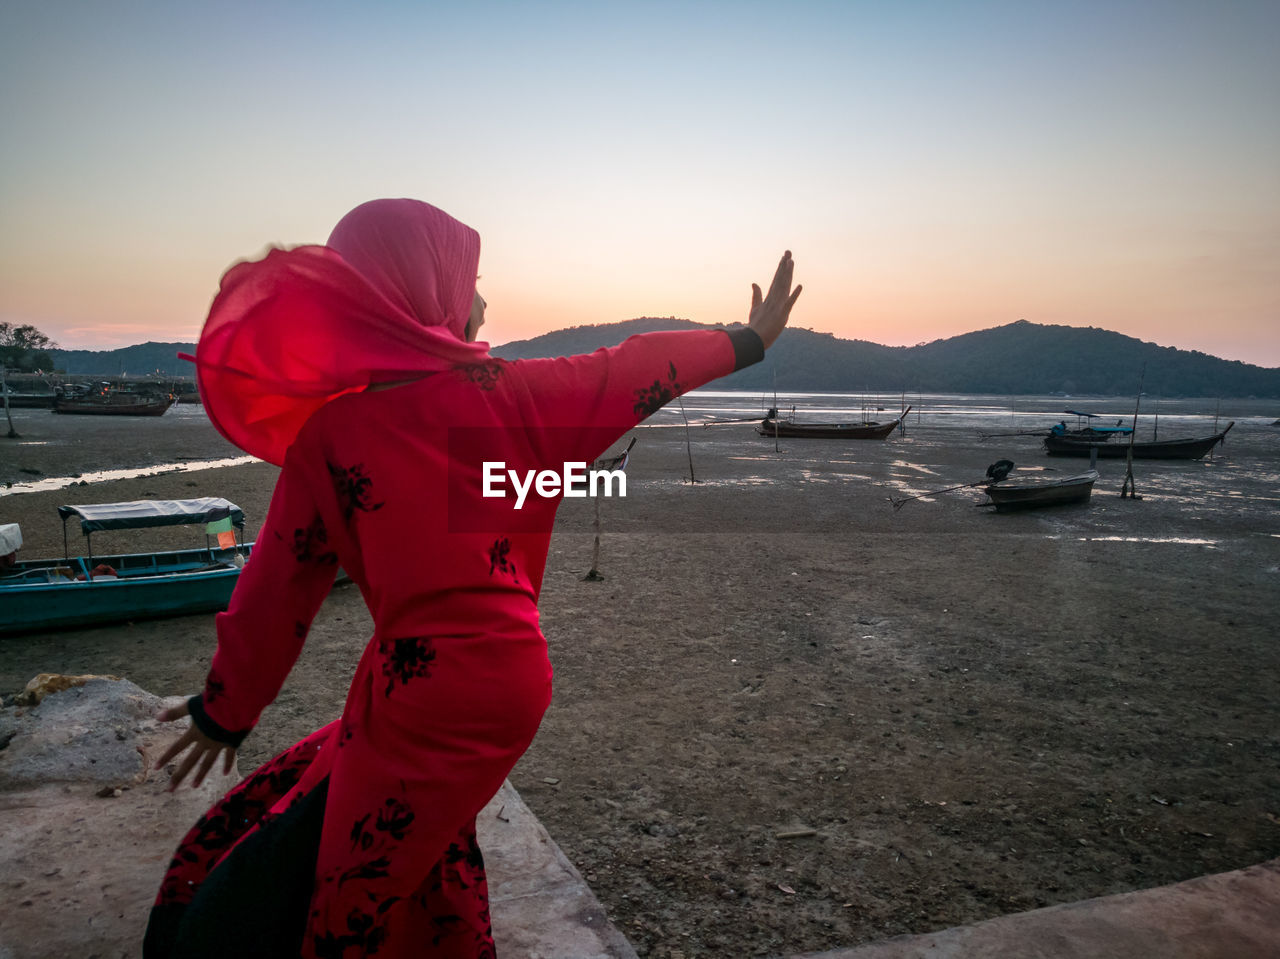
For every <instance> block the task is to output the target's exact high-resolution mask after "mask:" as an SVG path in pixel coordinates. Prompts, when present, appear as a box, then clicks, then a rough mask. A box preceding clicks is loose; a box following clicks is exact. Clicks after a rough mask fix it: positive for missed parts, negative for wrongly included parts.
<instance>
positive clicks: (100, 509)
mask: <svg viewBox="0 0 1280 959" xmlns="http://www.w3.org/2000/svg"><path fill="white" fill-rule="evenodd" d="M58 515H59V516H61V517H62V522H63V523H64V524H65V523H66V521H67V520H68V519H69V518H70V517H72V516H78V517H80V529H81V531H82V532H83V533H84V534H85V535H86V536H88V535H89V534H90V533H93V532H96V531H97V530H100V529H141V528H142V527H146V526H182V525H184V524H188V523H214V522H217V521H219V520H224V519H227V518H228V517H230V518H231V524H232V525H233V526H239V527H241V528H243V527H244V512H243V511H242V510H241V509H240V507H239V506H237V505H236V504H235V503H232V502H230V501H229V500H225V499H220V498H219V497H216V496H203V497H201V498H199V499H140V500H134V501H132V502H129V503H97V504H94V505H90V506H59V507H58Z"/></svg>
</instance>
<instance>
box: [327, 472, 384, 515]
mask: <svg viewBox="0 0 1280 959" xmlns="http://www.w3.org/2000/svg"><path fill="white" fill-rule="evenodd" d="M327 465H328V467H329V479H330V480H332V481H333V491H334V493H335V494H337V497H338V505H339V506H340V507H341V508H342V518H343V519H344V520H345V521H347V522H350V521H351V517H352V516H354V515H355V511H356V510H360V512H362V513H373V512H376V511H377V510H380V509H382V507H383V506H384V505H386V504H385V503H381V502H378V503H375V502H373V501H372V500H373V479H372V478H370V477H368V476H365V475H364V464H363V463H357V464H356V465H355V466H347V467H343V466H338V465H336V464H334V463H328V464H327Z"/></svg>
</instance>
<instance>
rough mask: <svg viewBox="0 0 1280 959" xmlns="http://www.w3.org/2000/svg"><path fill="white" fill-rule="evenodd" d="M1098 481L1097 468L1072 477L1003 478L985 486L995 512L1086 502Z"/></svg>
mask: <svg viewBox="0 0 1280 959" xmlns="http://www.w3.org/2000/svg"><path fill="white" fill-rule="evenodd" d="M1097 480H1098V471H1097V470H1088V471H1086V472H1084V473H1079V474H1077V475H1075V476H1062V477H1050V476H1035V477H1030V476H1027V477H1019V478H1017V479H1003V480H1001V481H999V482H997V483H992V484H990V485H989V486H987V487H986V488H985V490H986V494H987V496H989V497H990V498H991V505H992V506H994V507H995V508H996V512H997V513H1004V512H1008V511H1010V510H1019V509H1038V508H1040V507H1042V506H1061V505H1063V504H1065V503H1087V502H1088V501H1089V497H1090V496H1091V495H1093V484H1094V483H1095V482H1097Z"/></svg>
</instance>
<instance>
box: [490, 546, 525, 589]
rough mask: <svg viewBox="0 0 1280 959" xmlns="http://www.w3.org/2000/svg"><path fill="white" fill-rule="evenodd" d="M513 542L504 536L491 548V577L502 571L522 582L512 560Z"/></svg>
mask: <svg viewBox="0 0 1280 959" xmlns="http://www.w3.org/2000/svg"><path fill="white" fill-rule="evenodd" d="M510 554H511V540H509V539H508V538H507V537H505V536H503V537H501V538H499V539H495V540H494V541H493V545H492V546H490V547H489V575H490V576H492V575H493V574H494V572H496V571H498V570H501V571H502V572H504V573H507V574H508V575H510V577H511V578H512V580H514V581H515V582H517V583H518V582H520V577H519V576H517V575H516V564H515V562H514V561H513V560H512V559H511V556H510Z"/></svg>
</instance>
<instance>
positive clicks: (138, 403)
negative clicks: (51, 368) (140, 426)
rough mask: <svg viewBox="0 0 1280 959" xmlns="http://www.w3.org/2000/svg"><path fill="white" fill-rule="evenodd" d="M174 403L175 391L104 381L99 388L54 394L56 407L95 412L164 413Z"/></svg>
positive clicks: (151, 414)
mask: <svg viewBox="0 0 1280 959" xmlns="http://www.w3.org/2000/svg"><path fill="white" fill-rule="evenodd" d="M173 403H174V396H173V394H172V393H158V392H155V391H153V390H145V391H143V390H136V391H135V390H125V389H120V388H119V387H115V386H111V385H110V384H109V383H103V384H102V385H101V386H100V387H98V388H96V389H91V390H82V391H79V392H62V393H59V394H58V395H57V396H56V397H55V398H54V401H53V411H54V412H55V413H75V414H80V415H93V416H163V415H164V413H165V411H166V410H168V409H169V407H170V406H172V405H173Z"/></svg>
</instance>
